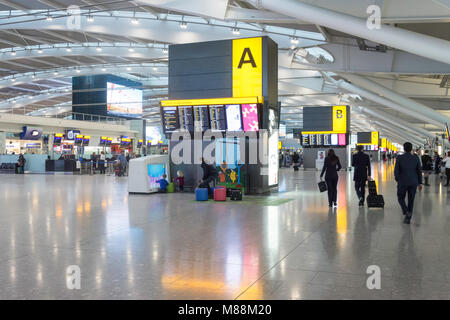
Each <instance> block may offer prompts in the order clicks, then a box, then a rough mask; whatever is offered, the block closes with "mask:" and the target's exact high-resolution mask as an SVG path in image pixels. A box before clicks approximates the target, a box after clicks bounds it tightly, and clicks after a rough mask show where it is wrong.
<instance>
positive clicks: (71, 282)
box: [66, 265, 81, 290]
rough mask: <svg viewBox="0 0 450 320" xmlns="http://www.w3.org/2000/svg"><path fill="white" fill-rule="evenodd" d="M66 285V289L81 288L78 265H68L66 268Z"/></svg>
mask: <svg viewBox="0 0 450 320" xmlns="http://www.w3.org/2000/svg"><path fill="white" fill-rule="evenodd" d="M66 285H67V289H69V290H74V289H77V290H79V289H81V270H80V267H79V266H76V265H73V266H68V267H67V269H66Z"/></svg>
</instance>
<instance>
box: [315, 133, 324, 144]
mask: <svg viewBox="0 0 450 320" xmlns="http://www.w3.org/2000/svg"><path fill="white" fill-rule="evenodd" d="M323 136H324V135H323V134H317V135H316V139H317V141H316V144H317V145H318V146H323V143H324V138H323Z"/></svg>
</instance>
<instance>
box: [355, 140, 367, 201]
mask: <svg viewBox="0 0 450 320" xmlns="http://www.w3.org/2000/svg"><path fill="white" fill-rule="evenodd" d="M356 150H358V152H357V153H356V154H354V155H353V157H352V166H353V167H355V173H354V174H353V181H355V189H356V194H357V195H358V199H359V206H364V196H365V191H366V181H367V180H368V179H370V175H371V174H370V169H371V168H370V157H369V156H368V155H367V154H365V153H364V152H363V146H356Z"/></svg>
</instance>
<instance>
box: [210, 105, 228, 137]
mask: <svg viewBox="0 0 450 320" xmlns="http://www.w3.org/2000/svg"><path fill="white" fill-rule="evenodd" d="M209 119H210V123H211V130H213V131H225V130H227V123H226V118H225V106H224V105H211V106H209Z"/></svg>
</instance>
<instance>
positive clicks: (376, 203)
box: [367, 194, 384, 208]
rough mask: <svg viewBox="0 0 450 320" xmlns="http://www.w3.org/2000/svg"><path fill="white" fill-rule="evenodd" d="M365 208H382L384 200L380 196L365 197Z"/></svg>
mask: <svg viewBox="0 0 450 320" xmlns="http://www.w3.org/2000/svg"><path fill="white" fill-rule="evenodd" d="M367 207H369V208H384V198H383V196H382V195H381V194H376V195H371V194H369V195H368V196H367Z"/></svg>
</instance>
